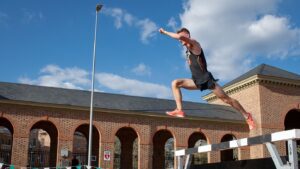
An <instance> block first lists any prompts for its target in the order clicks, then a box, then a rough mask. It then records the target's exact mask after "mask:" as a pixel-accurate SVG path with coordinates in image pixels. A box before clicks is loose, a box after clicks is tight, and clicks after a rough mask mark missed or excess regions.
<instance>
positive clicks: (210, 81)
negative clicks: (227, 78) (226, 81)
mask: <svg viewBox="0 0 300 169" xmlns="http://www.w3.org/2000/svg"><path fill="white" fill-rule="evenodd" d="M193 81H194V83H195V85H196V86H197V88H198V89H200V90H201V91H203V90H207V89H210V90H213V89H214V88H215V85H216V82H217V81H218V79H215V78H214V77H213V76H212V74H210V76H209V79H208V80H207V81H206V82H204V83H203V82H200V81H198V80H197V79H193Z"/></svg>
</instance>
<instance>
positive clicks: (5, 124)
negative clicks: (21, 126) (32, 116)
mask: <svg viewBox="0 0 300 169" xmlns="http://www.w3.org/2000/svg"><path fill="white" fill-rule="evenodd" d="M12 140H13V127H12V125H11V123H10V122H9V121H8V120H7V119H4V118H0V163H6V164H10V162H11V151H12Z"/></svg>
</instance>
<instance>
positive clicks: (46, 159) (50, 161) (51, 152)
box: [27, 121, 58, 167]
mask: <svg viewBox="0 0 300 169" xmlns="http://www.w3.org/2000/svg"><path fill="white" fill-rule="evenodd" d="M57 140H58V132H57V128H56V127H55V125H54V124H53V123H51V122H49V121H40V122H37V123H35V124H34V125H33V126H32V128H31V130H30V136H29V148H28V162H27V163H28V166H30V167H55V166H56V158H57Z"/></svg>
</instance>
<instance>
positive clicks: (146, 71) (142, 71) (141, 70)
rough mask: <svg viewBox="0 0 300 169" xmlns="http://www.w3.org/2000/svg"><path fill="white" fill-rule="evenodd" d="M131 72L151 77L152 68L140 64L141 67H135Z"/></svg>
mask: <svg viewBox="0 0 300 169" xmlns="http://www.w3.org/2000/svg"><path fill="white" fill-rule="evenodd" d="M131 71H132V72H133V73H135V74H136V75H148V76H150V75H151V69H150V67H148V66H146V65H145V64H144V63H140V64H139V65H137V66H136V67H134V68H133V69H132V70H131Z"/></svg>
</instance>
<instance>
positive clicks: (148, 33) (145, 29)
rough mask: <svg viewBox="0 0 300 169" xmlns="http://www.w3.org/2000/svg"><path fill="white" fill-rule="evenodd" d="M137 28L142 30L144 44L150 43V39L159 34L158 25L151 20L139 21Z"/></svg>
mask: <svg viewBox="0 0 300 169" xmlns="http://www.w3.org/2000/svg"><path fill="white" fill-rule="evenodd" d="M137 26H139V27H140V29H141V40H142V42H144V43H148V42H149V41H148V39H150V38H153V37H154V36H155V35H156V33H157V32H158V27H157V26H156V24H155V23H154V22H152V21H151V20H149V19H144V20H140V21H138V22H137Z"/></svg>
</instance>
